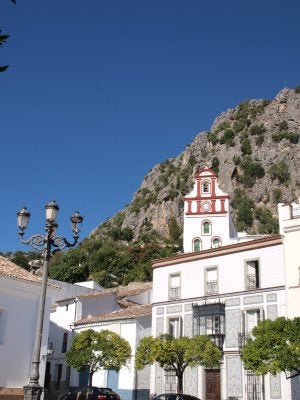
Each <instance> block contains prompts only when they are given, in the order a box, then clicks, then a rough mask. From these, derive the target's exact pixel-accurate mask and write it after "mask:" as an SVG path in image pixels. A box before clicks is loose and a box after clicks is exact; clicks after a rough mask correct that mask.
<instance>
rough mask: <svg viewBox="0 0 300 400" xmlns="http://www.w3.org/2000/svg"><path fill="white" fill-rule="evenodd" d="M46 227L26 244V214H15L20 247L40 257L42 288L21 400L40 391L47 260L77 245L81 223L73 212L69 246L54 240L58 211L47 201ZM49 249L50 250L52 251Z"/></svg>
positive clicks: (35, 397) (30, 399)
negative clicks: (32, 345) (60, 251)
mask: <svg viewBox="0 0 300 400" xmlns="http://www.w3.org/2000/svg"><path fill="white" fill-rule="evenodd" d="M45 209H46V224H45V231H46V234H45V235H40V234H36V235H33V236H31V237H30V238H29V239H28V240H24V239H23V236H24V233H25V229H26V227H27V224H28V221H29V217H30V213H29V212H28V211H27V209H26V207H24V208H22V210H20V211H19V212H18V213H17V216H18V226H19V229H20V231H19V237H20V240H21V242H22V243H25V244H29V245H31V246H32V247H33V248H34V249H36V250H39V251H40V252H41V254H42V256H43V259H44V262H43V274H42V287H41V293H40V297H39V307H38V315H37V324H36V332H35V340H34V349H33V357H32V361H31V366H30V379H29V383H28V385H26V386H24V399H25V400H39V398H40V396H41V393H42V387H41V386H40V384H39V376H40V374H39V365H40V354H41V341H42V333H43V322H44V310H45V300H46V289H47V280H48V269H49V261H50V257H51V255H52V254H53V253H55V252H56V251H59V250H62V249H64V248H66V247H73V246H75V245H76V243H77V241H78V238H79V236H78V234H79V232H80V228H81V223H82V221H83V217H82V216H81V215H80V214H79V212H78V211H75V212H74V214H73V215H72V216H71V218H70V220H71V224H72V232H73V238H74V241H73V243H70V242H68V241H67V239H65V238H64V237H60V236H56V229H57V227H58V225H57V223H56V222H55V220H56V217H57V213H58V210H59V207H58V205H57V204H56V202H55V201H51V202H50V203H48V204H46V206H45ZM52 248H53V249H52Z"/></svg>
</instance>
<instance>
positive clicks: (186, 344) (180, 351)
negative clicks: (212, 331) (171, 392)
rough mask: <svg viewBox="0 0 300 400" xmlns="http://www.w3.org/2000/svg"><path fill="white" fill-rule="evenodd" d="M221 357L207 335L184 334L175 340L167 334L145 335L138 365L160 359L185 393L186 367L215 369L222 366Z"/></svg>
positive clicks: (159, 362)
mask: <svg viewBox="0 0 300 400" xmlns="http://www.w3.org/2000/svg"><path fill="white" fill-rule="evenodd" d="M221 359H222V353H221V351H220V350H219V349H218V347H217V346H216V345H215V344H214V343H213V342H212V341H211V340H210V339H209V337H208V336H205V335H201V336H194V337H192V338H188V337H185V336H183V337H180V338H178V339H175V338H173V337H172V336H170V335H166V334H164V335H161V336H159V337H158V338H154V337H152V336H148V337H144V338H143V339H142V340H141V341H140V343H139V345H138V348H137V351H136V359H135V366H136V368H137V369H143V368H144V367H145V366H146V365H151V364H153V363H154V362H157V363H158V364H159V365H160V366H161V367H162V368H164V369H170V370H172V371H174V372H175V374H176V376H177V380H178V382H177V389H178V393H182V391H183V374H184V371H185V369H186V368H187V367H196V366H198V365H202V366H205V367H207V368H213V367H217V366H218V365H219V363H220V361H221Z"/></svg>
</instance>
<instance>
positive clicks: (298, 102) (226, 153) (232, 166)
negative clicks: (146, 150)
mask: <svg viewBox="0 0 300 400" xmlns="http://www.w3.org/2000/svg"><path fill="white" fill-rule="evenodd" d="M299 134H300V93H297V91H296V90H294V89H288V88H285V89H283V90H281V91H280V92H279V93H278V95H277V96H276V97H275V99H274V100H272V101H267V100H262V99H261V100H251V101H249V102H244V103H241V104H239V105H238V106H237V107H236V108H234V109H229V110H227V111H225V112H223V113H222V114H220V115H219V116H218V117H217V118H216V119H215V121H214V122H213V124H212V126H211V130H210V132H200V133H199V134H198V135H197V136H196V137H195V139H194V140H193V141H192V143H191V144H190V145H188V146H187V147H186V148H185V149H184V150H183V152H182V153H181V154H179V155H178V156H177V157H176V158H172V159H169V160H167V161H165V162H163V163H161V164H158V165H155V166H154V167H153V168H152V170H151V171H150V172H149V173H148V174H147V175H146V176H145V178H144V180H143V182H142V184H141V186H140V188H139V189H138V190H137V192H136V193H135V195H134V196H133V199H132V202H131V204H130V205H129V206H128V207H126V208H125V209H124V210H123V211H122V212H121V214H122V228H124V227H129V228H131V229H132V230H133V232H134V235H135V237H136V236H138V235H139V234H140V233H141V232H144V231H149V230H151V229H152V230H155V231H157V232H158V233H159V234H161V235H168V222H169V221H170V218H172V217H175V218H176V220H177V221H178V223H179V224H182V210H183V197H184V195H185V194H186V193H188V192H189V190H190V189H191V187H192V180H193V175H194V173H195V171H196V170H197V169H199V168H203V167H204V166H206V165H207V166H209V167H211V168H212V169H214V170H216V172H217V173H218V175H219V184H220V187H221V188H222V190H224V191H225V192H226V193H229V194H230V196H231V197H232V198H234V193H235V189H237V188H239V189H240V190H242V191H243V192H245V194H246V195H247V196H248V197H249V198H251V199H252V200H253V201H254V203H255V205H256V206H260V205H263V206H264V207H266V208H268V209H269V210H271V212H272V214H273V215H276V211H277V208H276V203H277V201H278V199H280V200H282V201H292V200H294V199H295V198H298V197H299V195H300V152H299ZM246 160H247V162H248V164H247V163H246V162H245V161H246ZM274 165H275V167H276V166H278V168H277V169H276V168H275V167H274ZM252 167H253V168H254V169H255V168H257V169H258V170H259V171H260V174H257V175H255V171H254V172H253V171H252V170H251V168H252ZM261 168H262V169H261ZM261 171H263V173H262V172H261ZM252 173H254V177H253V176H252V175H251V174H252ZM280 173H282V174H283V175H282V176H281V175H280ZM284 173H285V175H284ZM261 175H263V176H261ZM275 192H276V195H275ZM113 220H114V217H113V218H112V220H111V221H112V223H113ZM99 229H100V230H101V227H100V228H98V229H97V230H96V231H95V232H94V234H97V232H98V233H99Z"/></svg>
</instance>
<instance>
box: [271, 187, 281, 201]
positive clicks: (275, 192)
mask: <svg viewBox="0 0 300 400" xmlns="http://www.w3.org/2000/svg"><path fill="white" fill-rule="evenodd" d="M272 198H273V201H274V203H276V204H278V203H281V202H282V192H281V189H280V188H275V189H274V190H273V193H272Z"/></svg>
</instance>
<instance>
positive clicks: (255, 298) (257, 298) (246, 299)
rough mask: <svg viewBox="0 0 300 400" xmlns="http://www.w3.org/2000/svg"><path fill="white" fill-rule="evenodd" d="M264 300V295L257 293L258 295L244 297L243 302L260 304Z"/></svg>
mask: <svg viewBox="0 0 300 400" xmlns="http://www.w3.org/2000/svg"><path fill="white" fill-rule="evenodd" d="M262 302H263V296H262V295H257V296H247V297H244V299H243V303H244V304H258V303H262Z"/></svg>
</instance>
